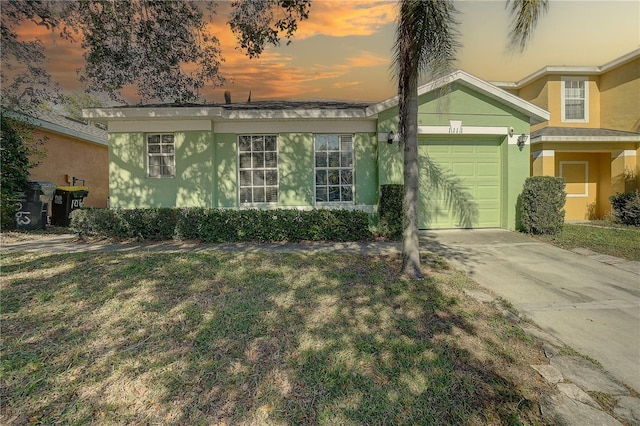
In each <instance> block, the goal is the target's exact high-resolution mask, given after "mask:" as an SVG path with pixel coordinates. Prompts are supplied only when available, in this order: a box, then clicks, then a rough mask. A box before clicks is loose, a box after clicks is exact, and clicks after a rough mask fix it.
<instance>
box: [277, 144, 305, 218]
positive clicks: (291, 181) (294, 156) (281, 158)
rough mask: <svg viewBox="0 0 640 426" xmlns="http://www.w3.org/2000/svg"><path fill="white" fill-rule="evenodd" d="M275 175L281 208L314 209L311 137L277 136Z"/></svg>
mask: <svg viewBox="0 0 640 426" xmlns="http://www.w3.org/2000/svg"><path fill="white" fill-rule="evenodd" d="M278 175H279V176H278V177H279V179H280V205H282V206H311V205H313V199H314V186H313V184H314V181H313V134H312V133H280V134H279V135H278Z"/></svg>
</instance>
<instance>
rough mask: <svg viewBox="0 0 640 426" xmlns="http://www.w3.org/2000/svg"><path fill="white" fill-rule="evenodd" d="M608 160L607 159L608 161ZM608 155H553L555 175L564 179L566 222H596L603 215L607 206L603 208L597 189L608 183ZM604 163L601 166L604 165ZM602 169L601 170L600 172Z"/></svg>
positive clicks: (561, 153) (560, 153) (609, 156)
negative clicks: (586, 220) (591, 220)
mask: <svg viewBox="0 0 640 426" xmlns="http://www.w3.org/2000/svg"><path fill="white" fill-rule="evenodd" d="M607 157H608V158H607ZM610 158H611V155H610V154H608V153H563V152H559V153H556V156H555V164H556V173H557V176H561V177H564V178H565V183H566V186H565V192H566V193H567V201H566V203H565V219H566V220H585V219H596V218H601V217H603V216H604V210H605V209H606V208H607V206H602V205H601V204H602V198H601V197H600V194H599V189H601V188H602V184H603V182H605V181H610V180H611V179H610V177H609V176H608V171H607V167H601V166H602V165H604V164H608V163H607V159H608V160H610ZM603 163H604V164H603ZM603 169H604V170H603Z"/></svg>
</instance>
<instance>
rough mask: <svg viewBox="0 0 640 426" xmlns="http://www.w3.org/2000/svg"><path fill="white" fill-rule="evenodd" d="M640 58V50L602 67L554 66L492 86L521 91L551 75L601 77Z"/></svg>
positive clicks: (495, 83)
mask: <svg viewBox="0 0 640 426" xmlns="http://www.w3.org/2000/svg"><path fill="white" fill-rule="evenodd" d="M637 58H640V49H636V50H633V51H631V52H629V53H627V54H626V55H623V56H621V57H619V58H616V59H614V60H613V61H610V62H607V63H606V64H604V65H600V66H568V65H552V66H547V67H544V68H541V69H539V70H538V71H536V72H534V73H533V74H530V75H528V76H526V77H525V78H523V79H522V80H520V81H516V82H506V81H498V82H492V84H494V85H496V86H498V87H504V88H507V89H520V88H521V87H523V86H526V85H527V84H529V83H532V82H534V81H536V80H538V79H539V78H541V77H543V76H545V75H549V74H564V75H601V74H604V73H606V72H608V71H611V70H612V69H615V68H618V67H620V66H622V65H624V64H626V63H628V62H631V61H633V60H634V59H637Z"/></svg>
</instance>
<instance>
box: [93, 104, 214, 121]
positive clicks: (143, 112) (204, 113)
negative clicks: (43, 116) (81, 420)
mask: <svg viewBox="0 0 640 426" xmlns="http://www.w3.org/2000/svg"><path fill="white" fill-rule="evenodd" d="M221 116H222V108H220V107H179V108H176V107H169V108H165V107H159V108H153V107H148V108H147V107H145V108H135V107H134V108H87V109H83V110H82V117H83V118H88V119H91V120H95V121H111V120H140V119H150V118H175V119H183V120H188V119H203V118H210V119H214V118H216V117H221Z"/></svg>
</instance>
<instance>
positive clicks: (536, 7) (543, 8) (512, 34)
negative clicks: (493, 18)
mask: <svg viewBox="0 0 640 426" xmlns="http://www.w3.org/2000/svg"><path fill="white" fill-rule="evenodd" d="M506 7H507V8H509V9H510V11H509V15H510V17H511V22H512V24H511V29H510V31H509V44H510V46H511V48H517V49H518V50H520V52H523V51H524V49H525V47H526V46H527V43H528V42H529V39H530V38H531V36H532V35H533V30H534V29H535V28H536V25H537V24H538V19H539V18H540V17H541V16H542V15H543V14H544V13H546V12H547V10H549V0H507V4H506Z"/></svg>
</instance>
